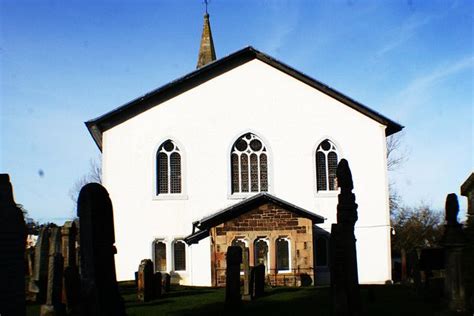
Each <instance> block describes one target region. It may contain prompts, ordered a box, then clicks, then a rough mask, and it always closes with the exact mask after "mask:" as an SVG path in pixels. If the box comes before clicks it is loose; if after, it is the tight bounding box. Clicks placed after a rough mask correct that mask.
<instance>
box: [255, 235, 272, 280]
mask: <svg viewBox="0 0 474 316" xmlns="http://www.w3.org/2000/svg"><path fill="white" fill-rule="evenodd" d="M259 240H262V241H264V242H265V243H266V244H267V263H268V264H267V267H266V269H267V273H270V266H271V262H270V260H271V256H270V239H269V238H268V237H257V238H255V240H254V241H253V252H254V254H253V260H254V263H253V265H254V266H257V262H256V260H257V256H256V247H255V244H256V242H257V241H259Z"/></svg>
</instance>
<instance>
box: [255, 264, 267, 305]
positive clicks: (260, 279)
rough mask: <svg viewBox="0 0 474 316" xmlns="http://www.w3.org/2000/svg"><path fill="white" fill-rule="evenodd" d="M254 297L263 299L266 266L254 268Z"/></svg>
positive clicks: (261, 265)
mask: <svg viewBox="0 0 474 316" xmlns="http://www.w3.org/2000/svg"><path fill="white" fill-rule="evenodd" d="M253 270H254V271H255V272H254V274H255V275H254V278H255V281H254V282H255V283H254V296H255V298H259V297H262V296H263V294H264V292H265V265H263V264H259V265H258V266H256V267H254V268H253Z"/></svg>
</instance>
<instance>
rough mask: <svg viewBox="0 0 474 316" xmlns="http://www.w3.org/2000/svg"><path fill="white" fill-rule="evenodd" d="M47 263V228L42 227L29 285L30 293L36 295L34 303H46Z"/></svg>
mask: <svg viewBox="0 0 474 316" xmlns="http://www.w3.org/2000/svg"><path fill="white" fill-rule="evenodd" d="M48 261H49V228H48V227H42V228H41V229H40V231H39V235H38V240H37V241H36V246H35V259H34V266H33V282H31V283H30V285H29V288H30V292H34V293H36V302H37V303H44V302H45V301H46V288H47V286H48Z"/></svg>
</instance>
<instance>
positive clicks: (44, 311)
mask: <svg viewBox="0 0 474 316" xmlns="http://www.w3.org/2000/svg"><path fill="white" fill-rule="evenodd" d="M50 232H51V234H50V237H49V260H48V282H47V287H46V303H45V304H44V305H41V311H40V315H41V316H46V315H57V314H63V313H64V305H63V304H62V301H61V296H62V284H63V270H64V259H63V256H62V254H61V228H59V227H52V228H51V229H50Z"/></svg>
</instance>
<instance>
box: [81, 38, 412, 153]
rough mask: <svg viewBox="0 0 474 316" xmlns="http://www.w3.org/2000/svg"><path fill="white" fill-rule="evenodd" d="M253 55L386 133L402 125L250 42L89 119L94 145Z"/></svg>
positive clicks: (245, 61) (399, 128)
mask: <svg viewBox="0 0 474 316" xmlns="http://www.w3.org/2000/svg"><path fill="white" fill-rule="evenodd" d="M253 59H258V60H260V61H262V62H264V63H266V64H268V65H270V66H272V67H274V68H276V69H278V70H280V71H282V72H283V73H285V74H287V75H290V76H292V77H294V78H296V79H297V80H299V81H301V82H303V83H305V84H307V85H309V86H311V87H313V88H315V89H317V90H319V91H321V92H323V93H325V94H327V95H329V96H331V97H332V98H334V99H336V100H338V101H340V102H341V103H343V104H345V105H347V106H349V107H350V108H352V109H354V110H356V111H358V112H360V113H362V114H364V115H365V116H368V117H370V118H372V119H373V120H375V121H377V122H379V123H380V124H383V125H385V126H387V128H386V136H389V135H391V134H394V133H396V132H398V131H400V130H401V129H402V128H403V126H401V125H400V124H398V123H396V122H394V121H392V120H390V119H389V118H387V117H385V116H383V115H381V114H379V113H377V112H376V111H374V110H372V109H370V108H368V107H367V106H365V105H363V104H361V103H359V102H357V101H355V100H353V99H351V98H349V97H347V96H346V95H344V94H342V93H340V92H338V91H337V90H334V89H332V88H330V87H329V86H327V85H325V84H323V83H322V82H320V81H317V80H315V79H313V78H311V77H309V76H307V75H305V74H303V73H302V72H299V71H297V70H295V69H293V68H291V67H290V66H288V65H286V64H284V63H282V62H280V61H278V60H276V59H274V58H273V57H271V56H269V55H266V54H264V53H262V52H260V51H258V50H256V49H255V48H253V47H250V46H249V47H246V48H243V49H241V50H239V51H237V52H235V53H233V54H230V55H228V56H226V57H224V58H221V59H219V60H216V61H214V62H211V63H209V64H207V65H206V66H204V67H202V68H199V69H197V70H195V71H193V72H191V73H189V74H187V75H185V76H183V77H181V78H179V79H177V80H175V81H172V82H170V83H168V84H166V85H164V86H161V87H160V88H158V89H155V90H153V91H151V92H149V93H147V94H145V95H143V96H141V97H139V98H136V99H134V100H132V101H130V102H128V103H126V104H124V105H122V106H120V107H118V108H116V109H115V110H112V111H110V112H108V113H106V114H104V115H102V116H99V117H97V118H95V119H93V120H90V121H88V122H86V123H85V124H86V126H87V128H88V129H89V132H90V133H91V135H92V137H93V138H94V140H95V142H96V144H97V146H98V147H99V148H100V149H102V133H103V132H105V131H106V130H108V129H110V128H112V127H114V126H116V125H119V124H121V123H123V122H125V121H127V120H128V119H130V118H132V117H134V116H136V115H138V114H140V113H143V112H145V111H147V110H148V109H150V108H152V107H154V106H157V105H159V104H161V103H163V102H165V101H167V100H169V99H172V98H174V97H175V96H177V95H179V94H181V93H183V92H185V91H188V90H190V89H192V88H194V87H196V86H198V85H200V84H202V83H204V82H206V81H208V80H211V79H213V78H215V77H217V76H219V75H221V74H223V73H225V72H227V71H229V70H232V69H234V68H236V67H238V66H240V65H242V64H245V63H247V62H249V61H251V60H253Z"/></svg>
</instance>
